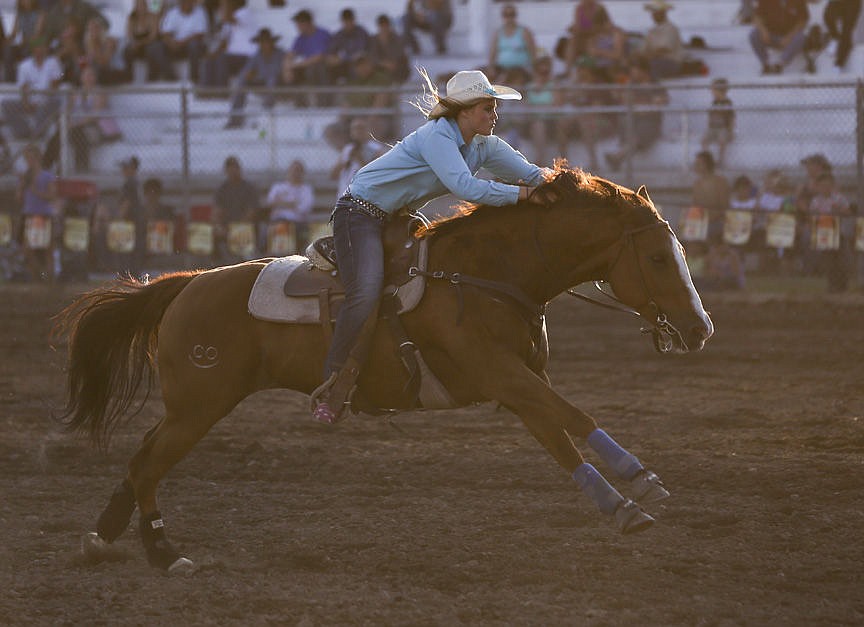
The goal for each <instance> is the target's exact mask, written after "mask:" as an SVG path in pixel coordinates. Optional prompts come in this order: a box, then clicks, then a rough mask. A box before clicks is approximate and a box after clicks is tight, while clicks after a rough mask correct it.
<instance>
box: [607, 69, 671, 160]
mask: <svg viewBox="0 0 864 627" xmlns="http://www.w3.org/2000/svg"><path fill="white" fill-rule="evenodd" d="M630 84H631V85H634V86H637V87H640V89H634V90H630V91H624V92H622V93H621V96H622V104H623V103H624V102H626V98H628V97H629V98H630V99H631V102H632V103H633V104H634V105H636V106H637V107H639V106H645V107H658V106H661V105H667V104H669V94H668V93H667V92H666V90H665V89H664V88H663V87H661V86H660V85H658V84H657V83H655V82H654V81H653V80H652V79H651V73H650V72H649V70H648V65H647V64H646V63H644V62H636V63H633V64H632V65H631V66H630ZM627 116H628V113H622V114H621V119H620V120H619V123H618V129H619V132H620V136H619V147H618V149H617V150H615V151H612V152H608V153H606V155H605V157H606V163H607V164H608V165H609V168H610V169H611V170H613V171H617V170H618V169H619V168H620V167H621V163H622V162H624V160H625V159H629V158H630V157H632V156H633V155H634V154H635V153H637V152H640V151H643V150H647V149H648V148H650V147H651V146H653V145H654V143H655V142H656V141H657V140H658V139H660V135H661V134H662V132H663V112H662V111H659V110H653V111H636V112H634V113H633V114H632V116H633V120H632V126H631V123H630V120H628V119H627ZM631 129H632V132H631Z"/></svg>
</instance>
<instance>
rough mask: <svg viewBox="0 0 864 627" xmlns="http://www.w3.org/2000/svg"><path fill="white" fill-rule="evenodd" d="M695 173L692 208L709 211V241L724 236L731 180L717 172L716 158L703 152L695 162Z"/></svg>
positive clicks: (697, 156)
mask: <svg viewBox="0 0 864 627" xmlns="http://www.w3.org/2000/svg"><path fill="white" fill-rule="evenodd" d="M693 171H694V172H695V173H696V181H695V182H694V183H693V195H692V198H691V203H692V206H694V207H701V208H702V209H705V210H706V211H708V238H709V240H710V239H711V238H712V237H714V236H717V235H718V234H719V235H721V236H722V235H723V222H724V220H725V219H726V211H727V210H728V209H729V199H730V197H731V189H730V187H729V180H728V179H727V178H726V177H725V176H723V175H722V174H717V172H716V171H715V163H714V156H713V155H712V154H711V153H710V152H708V151H703V152H700V153H698V154H697V155H696V158H695V159H694V160H693Z"/></svg>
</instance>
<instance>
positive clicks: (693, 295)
mask: <svg viewBox="0 0 864 627" xmlns="http://www.w3.org/2000/svg"><path fill="white" fill-rule="evenodd" d="M673 237H674V236H673ZM672 248H673V249H674V251H675V262H676V263H677V264H678V274H679V275H681V280H682V281H684V284H685V285H686V286H687V290H688V291H689V292H690V304H691V305H692V306H693V310H694V311H697V312H699V317H700V318H702V321H703V322H704V323H705V327H706V328H707V329H708V330H709V335H711V334H713V333H714V324H713V323H712V322H711V317H710V316H709V315H708V312H707V311H705V307H703V306H702V299H701V298H699V292H697V291H696V286H695V285H693V278H692V277H691V276H690V268H688V267H687V262H686V261H685V260H684V253H683V252H681V250H682V248H681V243H680V242H679V241H678V238H677V237H676V238H675V245H674V246H673V247H672Z"/></svg>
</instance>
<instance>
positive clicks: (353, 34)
mask: <svg viewBox="0 0 864 627" xmlns="http://www.w3.org/2000/svg"><path fill="white" fill-rule="evenodd" d="M339 19H340V21H341V22H342V28H340V29H339V30H337V31H336V32H335V33H333V36H332V37H331V38H330V43H329V44H328V46H327V56H326V57H325V58H326V61H327V67H328V69H329V74H330V80H331V82H334V83H335V82H344V81H345V80H347V79H348V78H350V77H351V61H352V60H353V59H354V57H356V56H357V55H358V54H360V53H361V52H367V51H368V49H369V33H368V32H367V31H366V29H365V28H363V27H362V26H360V25H359V24H357V18H356V17H355V15H354V11H353V9H342V13H341V14H340V17H339Z"/></svg>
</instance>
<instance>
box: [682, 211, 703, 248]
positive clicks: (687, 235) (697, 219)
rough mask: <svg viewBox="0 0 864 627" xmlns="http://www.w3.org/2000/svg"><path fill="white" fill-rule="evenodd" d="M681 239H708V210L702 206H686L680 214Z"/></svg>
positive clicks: (690, 240) (697, 240)
mask: <svg viewBox="0 0 864 627" xmlns="http://www.w3.org/2000/svg"><path fill="white" fill-rule="evenodd" d="M681 239H682V240H684V241H687V242H704V241H705V240H706V239H708V211H707V210H706V209H703V208H702V207H688V208H687V209H685V210H684V212H683V213H682V215H681Z"/></svg>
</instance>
